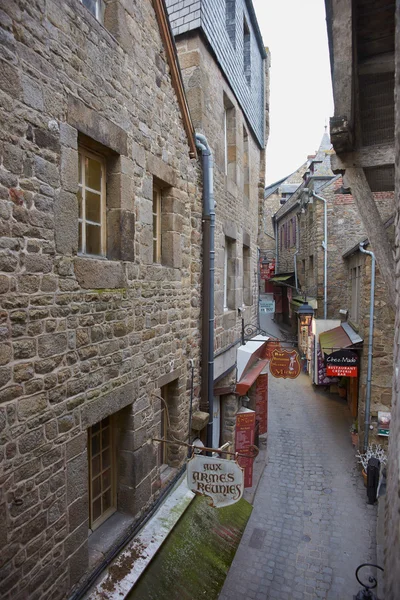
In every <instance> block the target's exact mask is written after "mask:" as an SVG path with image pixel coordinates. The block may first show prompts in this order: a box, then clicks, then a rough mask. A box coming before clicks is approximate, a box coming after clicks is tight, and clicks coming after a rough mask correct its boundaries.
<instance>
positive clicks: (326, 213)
mask: <svg viewBox="0 0 400 600" xmlns="http://www.w3.org/2000/svg"><path fill="white" fill-rule="evenodd" d="M311 194H312V196H313V197H314V198H316V199H317V200H321V202H323V203H324V241H323V242H322V247H323V249H324V319H325V320H326V319H327V318H328V202H327V200H326V199H325V198H323V197H322V196H318V194H316V193H315V192H311Z"/></svg>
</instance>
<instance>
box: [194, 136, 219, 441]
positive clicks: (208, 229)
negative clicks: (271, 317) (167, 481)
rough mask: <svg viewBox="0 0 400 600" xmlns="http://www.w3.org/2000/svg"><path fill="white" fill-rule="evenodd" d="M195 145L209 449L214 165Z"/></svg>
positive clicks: (201, 139) (204, 148)
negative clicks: (199, 181)
mask: <svg viewBox="0 0 400 600" xmlns="http://www.w3.org/2000/svg"><path fill="white" fill-rule="evenodd" d="M195 140H196V147H197V149H198V150H199V151H200V152H201V159H202V167H203V307H202V308H203V311H202V312H203V322H202V333H203V335H202V338H203V340H202V367H203V368H202V375H203V376H202V390H201V396H202V399H201V406H202V408H206V409H207V411H208V413H209V419H208V424H207V446H208V447H209V448H212V439H213V418H214V274H215V202H214V164H213V157H212V152H211V149H210V146H209V144H208V142H207V138H206V137H205V136H204V135H202V134H201V133H196V136H195Z"/></svg>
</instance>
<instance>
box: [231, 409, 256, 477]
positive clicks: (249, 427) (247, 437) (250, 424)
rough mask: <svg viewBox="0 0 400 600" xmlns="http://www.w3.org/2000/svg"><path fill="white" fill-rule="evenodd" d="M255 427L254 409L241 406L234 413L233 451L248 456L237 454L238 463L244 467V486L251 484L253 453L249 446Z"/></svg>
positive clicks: (252, 439) (251, 444) (251, 442)
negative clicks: (247, 454)
mask: <svg viewBox="0 0 400 600" xmlns="http://www.w3.org/2000/svg"><path fill="white" fill-rule="evenodd" d="M255 429H256V413H255V412H254V410H250V409H249V408H244V407H242V408H241V409H240V410H239V412H238V413H237V414H236V431H235V451H236V452H240V453H241V454H246V453H247V452H248V453H249V456H248V457H247V456H239V457H238V463H239V465H240V466H241V467H243V469H244V487H245V488H248V487H251V486H252V485H253V460H254V458H253V453H252V450H251V446H253V444H254V434H255Z"/></svg>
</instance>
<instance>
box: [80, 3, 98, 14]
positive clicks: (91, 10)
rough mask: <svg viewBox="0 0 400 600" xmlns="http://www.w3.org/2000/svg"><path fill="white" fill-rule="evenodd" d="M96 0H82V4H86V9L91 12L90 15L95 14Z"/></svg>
mask: <svg viewBox="0 0 400 600" xmlns="http://www.w3.org/2000/svg"><path fill="white" fill-rule="evenodd" d="M97 2H98V0H82V4H83V6H86V8H87V9H88V10H90V12H91V13H92V15H94V16H96V4H97Z"/></svg>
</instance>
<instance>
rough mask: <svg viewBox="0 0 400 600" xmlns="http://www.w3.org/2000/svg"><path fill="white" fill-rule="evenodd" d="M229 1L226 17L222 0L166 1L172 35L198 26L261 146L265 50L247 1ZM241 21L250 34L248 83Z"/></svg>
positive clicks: (265, 136) (265, 133)
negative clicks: (245, 24) (229, 6)
mask: <svg viewBox="0 0 400 600" xmlns="http://www.w3.org/2000/svg"><path fill="white" fill-rule="evenodd" d="M231 4H233V8H232V12H233V10H234V11H235V16H234V18H232V14H231V13H230V14H229V15H228V16H227V14H226V6H225V2H223V1H216V0H200V2H199V0H185V1H183V0H167V7H168V13H169V16H170V19H171V26H172V30H173V32H174V35H175V36H180V35H182V34H184V35H185V36H186V35H187V34H189V33H190V32H192V33H196V34H198V33H199V32H200V28H201V31H202V32H203V33H204V35H205V37H206V39H207V42H208V43H209V44H210V46H211V48H212V50H213V52H214V54H215V56H216V58H217V61H218V64H219V65H220V68H219V70H220V72H221V74H222V73H223V74H224V75H225V77H226V79H227V80H228V81H229V84H230V88H231V90H232V92H233V94H234V95H235V97H236V98H237V99H238V101H239V104H240V106H241V110H242V111H243V112H244V114H245V115H246V118H247V121H248V123H249V124H250V128H251V129H252V132H253V135H254V136H255V137H256V139H257V140H258V143H259V145H260V146H262V147H263V146H264V145H265V144H266V142H267V139H268V131H269V128H267V127H266V122H265V87H264V61H263V58H264V52H265V51H264V47H263V46H262V41H261V40H260V38H261V36H260V34H259V30H258V24H257V23H256V22H255V16H254V10H253V9H252V7H251V6H250V7H249V6H248V4H251V3H248V2H247V1H246V0H236V1H235V2H232V3H231ZM227 17H228V18H227ZM244 20H246V23H247V26H248V28H249V33H250V47H251V48H250V54H251V59H250V63H251V67H250V71H251V83H250V82H249V79H248V77H247V76H248V71H247V70H246V69H245V65H244V48H243V44H244ZM232 22H233V23H234V31H232ZM196 30H197V31H196ZM233 42H235V43H233Z"/></svg>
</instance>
